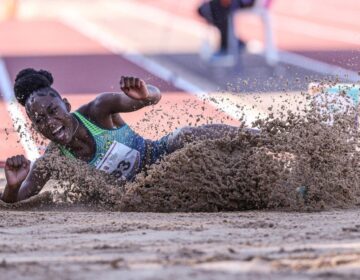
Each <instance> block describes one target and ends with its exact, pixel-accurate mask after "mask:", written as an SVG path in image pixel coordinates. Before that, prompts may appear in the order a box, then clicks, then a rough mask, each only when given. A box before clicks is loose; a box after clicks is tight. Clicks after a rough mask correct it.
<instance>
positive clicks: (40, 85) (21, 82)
mask: <svg viewBox="0 0 360 280" xmlns="http://www.w3.org/2000/svg"><path fill="white" fill-rule="evenodd" d="M53 82H54V79H53V77H52V75H51V73H50V72H48V71H45V70H39V71H36V70H34V69H32V68H26V69H23V70H21V71H20V72H19V73H18V74H17V75H16V78H15V85H14V92H15V97H16V99H17V101H18V102H19V103H20V104H21V105H23V106H25V103H26V100H27V99H28V98H29V97H30V95H31V94H32V93H33V92H35V91H38V90H41V89H44V88H50V87H51V85H52V83H53ZM53 91H54V93H56V95H57V96H60V95H59V94H58V93H57V92H56V91H55V90H53Z"/></svg>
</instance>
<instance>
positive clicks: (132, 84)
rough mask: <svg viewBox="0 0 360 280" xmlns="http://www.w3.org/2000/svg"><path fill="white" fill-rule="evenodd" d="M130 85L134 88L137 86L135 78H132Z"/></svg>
mask: <svg viewBox="0 0 360 280" xmlns="http://www.w3.org/2000/svg"><path fill="white" fill-rule="evenodd" d="M130 84H131V87H133V88H134V87H135V86H136V79H135V78H134V77H130Z"/></svg>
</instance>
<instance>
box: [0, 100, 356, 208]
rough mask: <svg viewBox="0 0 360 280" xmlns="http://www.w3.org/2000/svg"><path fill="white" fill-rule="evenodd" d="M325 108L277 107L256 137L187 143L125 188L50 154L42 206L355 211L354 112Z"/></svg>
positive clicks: (46, 161)
mask: <svg viewBox="0 0 360 280" xmlns="http://www.w3.org/2000/svg"><path fill="white" fill-rule="evenodd" d="M306 99H310V97H306ZM283 102H284V103H287V102H288V100H287V99H285V100H284V101H283ZM324 104H325V103H322V104H320V105H319V104H314V103H313V102H312V103H311V104H310V105H309V106H305V107H304V108H303V109H301V110H300V109H299V110H298V111H297V112H293V111H287V112H286V111H284V108H285V107H284V106H280V107H279V108H281V109H279V110H278V111H277V112H270V113H269V116H268V117H267V118H265V119H259V120H257V121H256V122H254V124H253V126H254V127H256V128H258V129H260V133H258V134H253V133H250V132H249V131H247V130H246V129H245V128H244V127H239V131H238V135H237V136H236V137H234V138H228V137H225V138H222V139H217V140H204V141H197V142H192V141H189V142H190V143H189V144H188V145H187V146H186V147H185V148H183V149H182V150H179V151H176V152H175V153H173V154H171V155H168V156H166V157H165V158H164V159H163V160H162V161H160V162H159V163H157V164H154V165H152V166H151V167H149V168H148V169H147V170H146V171H144V172H142V173H140V174H139V175H138V176H137V177H136V179H135V180H134V181H133V182H130V183H127V184H124V182H119V181H116V180H115V179H114V178H112V177H111V176H109V175H106V174H104V173H103V172H100V171H97V170H94V169H93V168H91V167H89V166H87V165H86V164H84V163H82V162H80V161H77V160H69V159H67V158H64V157H61V156H59V154H58V152H57V151H54V152H52V153H50V154H49V155H47V156H46V157H44V158H43V159H42V160H41V161H40V162H39V168H41V169H42V170H43V172H44V174H45V173H48V174H49V175H50V176H51V178H52V179H55V180H57V183H56V188H55V191H53V193H52V195H51V199H50V198H49V196H48V195H47V196H46V201H47V202H49V201H50V200H51V201H52V202H51V203H53V204H55V205H69V204H74V203H75V204H76V203H81V204H86V205H89V206H94V205H95V206H99V207H101V208H105V209H111V210H120V211H156V212H172V211H185V212H186V211H235V210H248V209H283V210H301V211H304V210H310V211H315V210H322V209H329V208H345V207H354V206H356V205H358V204H359V199H360V192H359V182H360V181H359V175H358V174H359V164H358V163H359V160H360V158H359V155H360V154H359V152H358V143H357V140H358V132H357V130H356V129H355V127H354V118H355V114H356V112H355V110H353V109H351V108H350V109H349V108H346V109H345V110H344V109H342V110H332V111H331V112H330V113H329V114H327V113H324V110H323V107H324V106H328V104H325V105H324ZM331 106H332V108H334V102H333V100H332V101H331ZM335 107H336V106H335ZM269 110H270V111H272V110H273V108H269ZM275 115H276V116H275ZM330 119H331V123H332V125H329V120H330ZM64 178H66V180H64ZM22 204H23V205H24V202H23V203H22ZM25 204H26V202H25ZM0 207H1V206H0ZM2 207H5V206H2ZM13 207H14V206H13ZM20 208H21V205H20Z"/></svg>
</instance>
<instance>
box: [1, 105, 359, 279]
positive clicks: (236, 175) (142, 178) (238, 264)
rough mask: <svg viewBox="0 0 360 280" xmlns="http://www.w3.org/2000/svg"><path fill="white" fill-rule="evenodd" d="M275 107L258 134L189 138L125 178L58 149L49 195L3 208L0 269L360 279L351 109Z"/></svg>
mask: <svg viewBox="0 0 360 280" xmlns="http://www.w3.org/2000/svg"><path fill="white" fill-rule="evenodd" d="M280 109H281V107H280ZM269 111H270V114H269V117H268V118H266V119H262V120H259V121H257V122H256V123H255V124H254V125H255V126H256V127H258V128H259V129H260V131H261V132H260V133H257V134H253V133H250V132H248V131H247V130H246V129H244V128H243V127H240V128H239V132H238V135H237V136H236V137H234V138H229V137H224V138H222V139H217V140H206V141H199V142H193V141H192V140H193V139H189V144H188V145H187V146H186V147H185V148H184V149H182V150H179V151H177V152H175V153H173V154H171V155H169V156H167V157H166V158H164V159H163V160H162V161H161V162H159V163H158V164H155V165H153V166H151V167H150V168H148V169H147V170H146V171H144V172H142V173H141V174H139V175H138V176H137V178H136V179H135V181H134V182H130V183H127V184H124V183H122V182H118V181H116V180H114V178H112V177H111V176H108V175H105V174H104V173H101V172H99V171H96V170H93V169H91V168H89V167H88V166H87V165H85V164H82V163H81V162H79V161H76V160H75V161H71V160H68V159H66V158H64V157H59V155H58V154H57V151H56V150H54V152H53V153H50V154H48V155H47V156H46V157H44V159H43V160H42V161H41V162H39V168H41V169H42V170H43V172H44V173H46V172H50V173H51V177H52V179H53V181H51V182H50V183H49V184H48V185H47V186H46V190H44V191H43V192H42V193H40V195H38V196H35V197H33V198H31V199H29V200H27V201H23V202H20V203H16V204H5V203H0V209H1V211H0V221H1V222H0V227H1V229H0V234H1V235H2V237H3V238H2V239H1V241H0V245H1V248H2V249H1V250H0V261H2V262H1V263H0V273H1V275H4V276H5V277H6V278H11V277H14V278H24V279H26V278H31V279H48V278H49V277H50V276H51V278H55V279H95V278H97V279H99V278H100V279H101V278H107V279H112V278H114V279H117V278H119V277H122V278H126V279H137V278H143V279H168V278H170V277H175V278H176V279H185V278H189V277H191V278H195V279H219V278H226V279H239V277H240V278H244V279H257V278H259V277H262V278H266V277H269V275H271V276H272V278H274V279H306V278H309V277H314V278H316V279H328V278H329V277H334V278H340V279H341V278H343V279H351V278H354V277H358V276H359V275H360V270H359V269H358V266H359V263H360V247H359V244H358V242H357V240H358V238H359V232H360V225H358V224H357V220H358V215H359V210H358V206H359V198H360V192H359V178H358V174H359V170H358V162H359V152H358V148H357V147H358V143H357V140H356V139H358V135H357V130H356V129H355V126H354V115H353V113H354V112H352V111H346V114H344V112H340V114H339V115H337V114H335V115H334V114H332V115H331V117H332V118H333V119H332V125H329V124H328V123H327V121H328V117H329V116H326V115H324V114H323V113H321V114H319V112H318V111H316V110H315V111H314V110H310V111H301V113H294V112H290V111H289V112H287V113H286V114H284V110H283V109H281V110H279V111H277V112H273V113H274V114H273V113H272V111H273V108H269ZM64 178H66V180H64ZM340 209H347V210H340ZM240 210H241V211H243V210H253V211H246V212H238V211H240ZM254 210H256V211H254ZM259 210H262V211H259ZM319 210H322V212H318V211H319ZM324 210H326V211H324ZM129 211H130V212H132V211H136V212H146V213H130V212H129ZM219 211H231V212H219ZM149 212H180V213H164V214H159V213H158V214H156V213H149ZM184 212H192V213H184ZM195 212H215V213H195Z"/></svg>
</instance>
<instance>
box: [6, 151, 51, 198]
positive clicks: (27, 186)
mask: <svg viewBox="0 0 360 280" xmlns="http://www.w3.org/2000/svg"><path fill="white" fill-rule="evenodd" d="M5 177H6V182H7V183H6V186H5V190H4V192H3V194H2V195H1V200H3V201H4V202H7V203H13V202H17V201H21V200H24V199H27V198H29V197H31V196H33V195H36V194H38V193H39V192H40V191H41V189H42V188H43V187H44V185H45V183H46V182H47V181H48V179H49V178H48V176H47V175H45V174H42V173H40V172H39V171H38V170H37V168H36V162H35V163H34V164H33V165H32V166H31V167H30V161H29V160H27V159H26V158H25V157H24V156H23V155H21V156H14V157H11V158H8V159H7V160H6V164H5Z"/></svg>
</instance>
